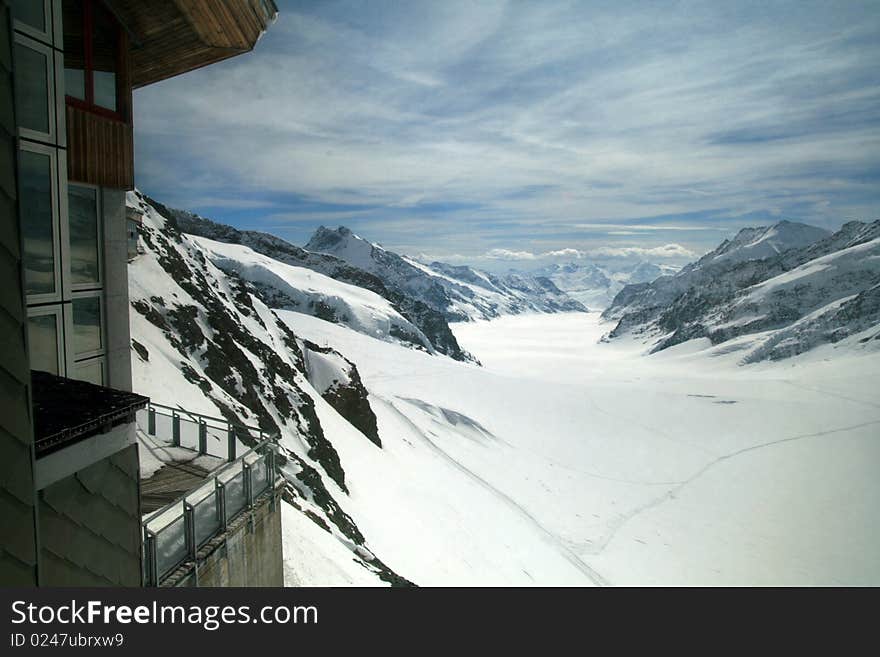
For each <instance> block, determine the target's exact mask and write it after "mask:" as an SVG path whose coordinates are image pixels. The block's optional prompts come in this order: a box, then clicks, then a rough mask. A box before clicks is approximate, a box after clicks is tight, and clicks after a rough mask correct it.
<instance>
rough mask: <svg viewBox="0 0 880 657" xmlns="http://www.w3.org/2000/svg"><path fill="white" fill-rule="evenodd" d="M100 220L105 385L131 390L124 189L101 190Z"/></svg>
mask: <svg viewBox="0 0 880 657" xmlns="http://www.w3.org/2000/svg"><path fill="white" fill-rule="evenodd" d="M101 194H102V201H103V203H102V207H103V214H104V216H103V223H104V308H105V311H104V314H105V315H106V319H105V328H106V331H107V351H106V356H105V358H106V359H107V360H106V363H107V381H106V384H105V385H107V386H109V387H111V388H116V389H117V390H131V329H130V327H129V320H128V233H127V231H126V224H125V192H124V191H122V190H119V189H110V188H108V187H104V188H102V189H101Z"/></svg>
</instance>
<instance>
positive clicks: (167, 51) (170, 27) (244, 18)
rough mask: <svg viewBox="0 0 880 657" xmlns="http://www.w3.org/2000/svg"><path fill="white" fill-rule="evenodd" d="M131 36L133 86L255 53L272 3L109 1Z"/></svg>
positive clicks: (272, 16)
mask: <svg viewBox="0 0 880 657" xmlns="http://www.w3.org/2000/svg"><path fill="white" fill-rule="evenodd" d="M106 4H107V6H108V7H109V8H110V9H111V11H112V12H113V13H114V14H115V15H116V17H117V19H119V21H120V22H121V23H122V25H123V27H124V28H125V30H126V31H127V32H128V35H129V43H130V44H131V50H130V56H131V79H132V88H135V89H136V88H138V87H143V86H145V85H148V84H152V83H154V82H159V81H160V80H165V79H167V78H170V77H174V76H175V75H180V74H181V73H186V72H187V71H192V70H193V69H196V68H200V67H202V66H207V65H208V64H213V63H214V62H218V61H220V60H223V59H228V58H229V57H235V56H236V55H240V54H242V53H246V52H249V51H251V50H252V49H253V47H254V45H256V43H257V40H258V39H259V38H260V35H261V34H262V33H263V32H264V31H265V30H266V29H267V28H268V26H269V25H270V24H271V23H272V22H273V21H274V20H275V17H276V16H277V14H278V10H277V8H276V7H275V3H274V2H273V1H272V0H150V1H149V2H144V0H106Z"/></svg>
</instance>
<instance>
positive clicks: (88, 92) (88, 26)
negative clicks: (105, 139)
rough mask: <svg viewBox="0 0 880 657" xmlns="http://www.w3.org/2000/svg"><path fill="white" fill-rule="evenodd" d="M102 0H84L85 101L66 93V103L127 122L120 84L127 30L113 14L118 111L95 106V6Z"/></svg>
mask: <svg viewBox="0 0 880 657" xmlns="http://www.w3.org/2000/svg"><path fill="white" fill-rule="evenodd" d="M99 1H100V0H82V10H83V24H82V28H83V50H84V52H83V57H84V59H85V63H84V65H83V76H84V78H85V80H84V82H85V96H86V97H85V99H82V98H76V97H74V96H69V95H68V94H67V93H66V90H65V94H64V102H65V103H67V104H68V105H70V106H71V107H75V108H77V109H80V110H82V111H84V112H90V113H92V114H97V115H99V116H103V117H104V118H108V119H113V120H115V121H121V122H123V123H124V122H125V115H124V114H123V112H122V105H123V98H122V94H121V93H120V89H119V83H120V79H121V75H122V69H123V67H124V65H125V60H124V55H123V50H124V48H125V41H124V39H125V30H123V28H122V25H121V24H120V23H119V20H118V19H117V18H116V16H115V15H113V14H112V13H111V16H113V20H114V21H115V23H116V36H117V39H118V44H119V47H118V49H117V52H116V71H115V76H116V110H111V109H108V108H106V107H102V106H100V105H96V104H95V78H94V72H95V69H94V68H93V66H92V54H93V53H92V49H93V47H94V44H93V38H94V5H95V3H96V2H99ZM104 10H105V11H108V12H109V11H110V10H109V9H107V8H106V7H104Z"/></svg>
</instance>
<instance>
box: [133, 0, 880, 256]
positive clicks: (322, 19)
mask: <svg viewBox="0 0 880 657" xmlns="http://www.w3.org/2000/svg"><path fill="white" fill-rule="evenodd" d="M276 4H277V5H278V8H279V16H278V19H277V21H276V22H275V23H274V24H273V25H272V26H271V27H270V29H269V30H268V31H267V32H266V34H265V35H264V36H263V37H262V39H261V40H260V41H259V43H258V44H257V46H256V48H255V49H254V51H253V52H252V53H249V54H247V55H243V56H239V57H236V58H233V59H230V60H227V61H225V62H222V63H218V64H215V65H212V66H209V67H206V68H203V69H200V70H197V71H193V72H190V73H187V74H185V75H182V76H179V77H177V78H173V79H170V80H167V81H165V82H160V83H158V84H155V85H152V86H150V87H146V88H143V89H140V90H138V91H136V92H135V97H134V104H135V157H136V160H135V162H136V180H137V184H138V187H139V188H140V189H141V190H142V191H144V192H146V193H147V194H149V195H151V196H153V197H154V198H156V199H157V200H160V201H162V202H163V203H165V204H166V205H170V206H172V207H179V208H184V209H188V210H191V211H194V212H198V213H199V214H201V215H203V216H207V217H210V218H212V219H214V220H216V221H221V222H223V223H229V224H232V225H234V226H237V227H239V228H242V229H255V230H263V231H266V232H270V233H273V234H275V235H278V236H280V237H283V238H285V239H288V240H290V241H291V242H294V243H296V244H304V243H305V242H306V241H307V240H308V238H309V236H310V235H311V233H312V232H313V231H314V230H315V229H316V228H317V227H318V226H320V225H324V226H338V225H346V226H348V227H350V228H351V229H352V230H354V231H355V232H356V233H358V234H360V235H362V236H363V237H366V238H367V239H370V240H372V241H374V242H378V243H381V244H382V245H383V246H385V247H386V248H389V249H393V250H396V251H398V252H401V253H406V254H409V255H414V256H420V257H424V258H430V259H439V260H445V261H448V262H456V263H459V262H464V263H470V264H475V265H478V266H486V267H489V268H499V267H523V266H533V265H534V266H538V265H540V264H543V263H545V262H549V261H562V260H566V261H567V260H582V261H584V262H587V261H608V262H613V261H617V260H626V259H629V260H632V259H645V260H649V261H653V262H658V263H668V264H683V263H685V262H688V261H691V260H693V259H695V258H696V257H697V256H699V255H700V254H702V253H705V252H706V251H708V250H710V249H712V248H714V247H715V246H716V245H717V244H718V243H719V242H720V241H721V240H723V239H724V238H727V237H730V236H732V235H733V234H735V233H736V231H737V230H738V229H740V228H742V227H744V226H754V225H767V224H770V223H773V222H776V221H778V220H781V219H789V220H793V221H803V222H806V223H810V224H813V225H817V226H821V227H824V228H828V229H834V228H837V227H838V226H840V225H841V224H842V223H844V222H845V221H849V220H853V219H858V220H863V221H864V220H873V219H877V218H878V215H880V212H878V200H880V132H878V127H880V66H878V63H880V0H874V1H871V2H857V1H848V0H838V1H836V2H810V1H809V0H800V1H797V2H782V1H779V2H769V1H767V0H764V1H761V2H748V1H745V0H739V1H737V2H720V1H718V2H706V3H703V2H659V1H658V2H650V3H648V2H626V1H625V0H616V1H613V2H593V1H582V2H555V1H552V0H542V1H540V2H538V1H531V2H513V1H511V2H504V1H498V2H495V1H489V0H485V1H483V0H481V1H476V0H472V1H465V0H461V1H460V0H442V1H440V0H434V1H430V2H421V1H418V0H409V1H407V2H390V1H388V2H382V1H379V0H372V1H369V2H366V1H364V2H348V1H345V2H334V1H328V0H322V1H321V2H300V1H287V0H276Z"/></svg>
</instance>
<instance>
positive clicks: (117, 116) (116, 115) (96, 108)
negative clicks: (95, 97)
mask: <svg viewBox="0 0 880 657" xmlns="http://www.w3.org/2000/svg"><path fill="white" fill-rule="evenodd" d="M64 100H65V101H66V102H67V104H68V105H70V106H71V107H75V108H77V109H79V110H82V111H83V112H88V113H89V114H97V115H99V116H103V117H104V118H106V119H113V120H114V121H119V122H120V123H127V121H126V120H125V117H123V116H122V113H121V112H114V111H113V110H109V109H107V108H106V107H101V106H100V105H89V104H88V103H87V102H85V101H84V100H82V99H81V98H74V97H73V96H65V97H64Z"/></svg>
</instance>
